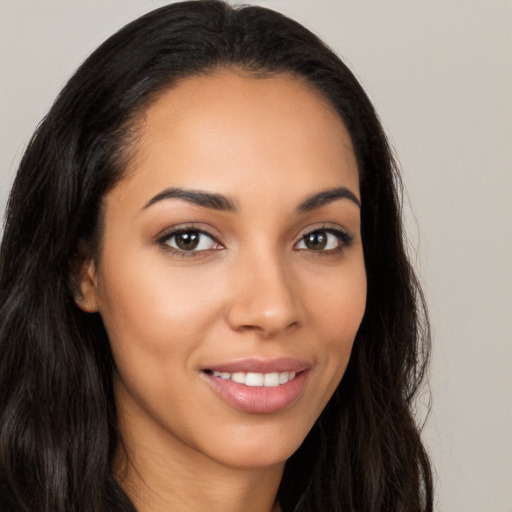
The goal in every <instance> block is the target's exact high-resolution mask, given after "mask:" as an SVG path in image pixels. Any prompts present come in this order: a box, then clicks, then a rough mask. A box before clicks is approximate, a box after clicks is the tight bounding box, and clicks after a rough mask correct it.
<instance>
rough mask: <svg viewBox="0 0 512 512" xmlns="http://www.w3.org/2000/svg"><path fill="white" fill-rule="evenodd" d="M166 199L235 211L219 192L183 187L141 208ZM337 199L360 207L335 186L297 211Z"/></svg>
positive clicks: (351, 193) (308, 209) (316, 206)
mask: <svg viewBox="0 0 512 512" xmlns="http://www.w3.org/2000/svg"><path fill="white" fill-rule="evenodd" d="M166 199H182V200H184V201H186V202H188V203H191V204H196V205H198V206H202V207H203V208H210V209H212V210H219V211H225V212H236V209H237V208H236V205H235V202H234V201H233V200H232V199H229V198H228V197H226V196H223V195H221V194H214V193H211V192H202V191H199V190H187V189H183V188H167V189H165V190H163V191H162V192H160V193H159V194H157V195H156V196H154V197H153V198H151V199H150V200H149V201H148V202H147V203H146V204H145V205H144V207H143V208H142V209H143V210H145V209H146V208H149V207H150V206H152V205H153V204H155V203H158V202H160V201H164V200H166ZM339 199H348V200H350V201H352V202H353V203H355V204H356V205H357V206H358V207H359V208H361V203H360V201H359V199H358V198H357V197H356V195H355V194H354V193H353V192H351V191H350V190H349V189H348V188H346V187H337V188H333V189H329V190H324V191H322V192H319V193H317V194H314V195H312V196H310V197H308V198H306V199H305V200H304V201H303V202H302V203H301V204H300V205H299V206H298V208H297V212H298V213H306V212H309V211H311V210H315V209H316V208H320V207H321V206H324V205H326V204H329V203H332V202H333V201H337V200H339Z"/></svg>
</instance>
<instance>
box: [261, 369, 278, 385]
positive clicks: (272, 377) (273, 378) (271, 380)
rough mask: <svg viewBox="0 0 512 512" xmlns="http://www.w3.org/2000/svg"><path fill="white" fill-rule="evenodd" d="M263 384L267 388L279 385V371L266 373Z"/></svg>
mask: <svg viewBox="0 0 512 512" xmlns="http://www.w3.org/2000/svg"><path fill="white" fill-rule="evenodd" d="M263 385H264V386H265V387H266V388H275V387H276V386H279V373H277V372H274V373H265V377H264V379H263Z"/></svg>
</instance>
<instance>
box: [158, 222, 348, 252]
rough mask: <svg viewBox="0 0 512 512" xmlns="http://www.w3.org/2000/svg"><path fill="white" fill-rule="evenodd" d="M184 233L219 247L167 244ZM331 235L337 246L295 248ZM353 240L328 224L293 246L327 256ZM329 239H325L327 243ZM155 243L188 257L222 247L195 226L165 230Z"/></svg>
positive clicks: (317, 228) (315, 229)
mask: <svg viewBox="0 0 512 512" xmlns="http://www.w3.org/2000/svg"><path fill="white" fill-rule="evenodd" d="M184 234H197V235H199V237H200V238H201V237H208V238H209V239H210V240H211V242H212V243H213V244H215V245H218V246H219V247H212V248H208V249H201V250H195V249H196V248H195V247H194V248H193V249H192V250H186V249H180V248H178V247H172V246H171V245H169V243H170V241H171V240H172V239H174V238H175V237H177V236H179V235H184ZM325 234H327V235H332V236H334V237H336V238H337V243H338V245H337V247H334V248H332V249H320V250H314V249H308V248H307V247H304V248H297V245H299V244H301V243H305V239H306V237H308V236H313V235H325ZM353 241H354V237H353V236H352V235H351V234H350V233H348V232H347V231H344V230H342V229H337V228H333V227H328V226H325V227H324V226H318V227H315V228H314V229H311V230H309V231H306V232H305V233H303V234H302V235H301V236H300V238H299V240H298V241H297V242H296V243H295V244H294V248H295V249H296V250H298V251H305V252H308V253H311V254H314V255H315V256H328V255H333V254H339V253H342V252H343V251H344V250H345V249H347V248H348V247H350V246H351V245H352V243H353ZM328 242H329V240H328V239H327V243H328ZM157 243H158V244H159V245H161V246H162V247H163V248H164V249H165V250H166V251H169V252H171V253H172V254H174V255H177V256H180V257H183V258H190V257H197V256H199V255H200V254H201V253H206V252H209V251H218V250H221V249H224V246H223V245H222V244H221V243H220V242H219V241H218V240H217V238H216V237H215V236H213V235H212V234H211V233H209V232H208V231H205V230H204V229H201V228H198V227H196V226H182V227H179V228H176V229H172V230H171V231H168V232H166V233H165V234H163V235H162V236H160V237H159V238H158V239H157ZM200 244H201V240H200V239H199V241H198V245H200Z"/></svg>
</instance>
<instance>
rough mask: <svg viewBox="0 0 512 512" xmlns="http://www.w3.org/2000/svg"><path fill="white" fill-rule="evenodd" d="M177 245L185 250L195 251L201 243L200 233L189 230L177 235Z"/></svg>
mask: <svg viewBox="0 0 512 512" xmlns="http://www.w3.org/2000/svg"><path fill="white" fill-rule="evenodd" d="M175 240H176V245H177V246H178V247H179V248H180V249H182V250H184V251H193V250H194V249H195V248H196V247H197V246H198V245H199V233H196V232H194V231H187V232H186V233H179V234H178V235H176V239H175Z"/></svg>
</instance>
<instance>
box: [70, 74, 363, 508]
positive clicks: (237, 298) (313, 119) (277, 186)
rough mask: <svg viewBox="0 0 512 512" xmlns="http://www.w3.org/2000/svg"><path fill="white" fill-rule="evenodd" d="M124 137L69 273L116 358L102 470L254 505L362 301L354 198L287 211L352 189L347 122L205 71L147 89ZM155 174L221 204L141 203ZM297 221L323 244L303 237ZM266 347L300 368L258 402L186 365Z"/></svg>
mask: <svg viewBox="0 0 512 512" xmlns="http://www.w3.org/2000/svg"><path fill="white" fill-rule="evenodd" d="M135 144H136V146H135V148H134V149H135V156H134V158H133V160H132V161H131V164H130V165H129V168H128V169H127V172H126V177H125V178H124V179H123V180H122V181H121V182H120V183H119V184H118V185H117V186H116V187H115V188H114V189H113V190H112V191H111V192H110V193H108V194H107V196H106V197H105V202H104V232H103V238H102V244H101V253H100V254H99V255H97V257H96V258H95V259H94V261H89V262H86V264H85V265H84V268H83V272H82V275H81V282H80V287H81V291H82V294H83V298H82V300H81V301H80V304H79V305H80V307H81V308H82V309H84V310H85V311H88V312H97V311H99V313H100V314H101V316H102V318H103V321H104V324H105V327H106V330H107V333H108V335H109V339H110V342H111V346H112V351H113V354H114V358H115V361H116V365H117V369H118V371H117V374H116V376H115V393H116V399H117V403H118V408H119V422H120V428H121V432H122V436H123V439H124V442H125V447H126V451H123V450H120V451H119V456H118V464H117V473H118V477H119V479H120V481H121V483H122V485H123V486H124V488H125V489H126V491H127V492H128V494H129V496H130V497H131V498H132V499H133V501H134V503H135V505H136V506H137V509H138V510H139V511H140V512H145V511H152V512H157V511H164V510H165V511H167V510H180V511H182V510H183V511H200V510H201V511H203V510H210V511H214V512H215V511H217V510H218V511H221V510H222V512H230V511H233V512H234V511H242V510H243V511H259V512H261V511H269V510H272V509H273V507H274V506H275V504H274V500H275V494H276V492H277V488H278V485H279V481H280V478H281V475H282V471H283V467H284V463H285V461H286V459H287V458H288V457H290V455H291V454H292V453H293V452H294V451H295V450H296V449H297V448H298V447H299V446H300V444H301V442H302V441H303V439H304V437H305V436H306V434H307V433H308V431H309V430H310V429H311V427H312V425H313V424H314V423H315V421H316V419H317V418H318V416H319V415H320V413H321V411H322V410H323V408H324V406H325V405H326V403H327V402H328V400H329V398H330V397H331V396H332V393H333V392H334V390H335V389H336V387H337V386H338V384H339V382H340V381H341V378H342V376H343V373H344V371H345V368H346V365H347V363H348V360H349V357H350V352H351V349H352V345H353V342H354V337H355V335H356V332H357V330H358V327H359V324H360V322H361V320H362V317H363V313H364V309H365V302H366V274H365V267H364V260H363V252H362V242H361V237H360V208H359V206H358V205H357V204H356V201H353V200H351V199H350V198H347V197H340V198H336V199H331V200H328V201H323V202H322V204H320V205H317V207H314V208H311V209H308V210H307V211H297V208H298V206H299V205H301V203H303V202H304V200H305V199H306V198H308V197H310V196H311V195H314V194H316V193H319V192H322V191H325V190H331V189H334V188H339V187H345V188H346V189H347V190H349V191H350V192H351V193H352V194H353V195H354V196H355V197H356V198H359V184H358V170H357V164H356V160H355V157H354V152H353V149H352V145H351V141H350V137H349V135H348V133H347V130H346V128H345V127H344V125H343V123H342V121H341V120H340V118H339V116H338V115H337V114H336V113H335V112H334V110H333V109H332V108H331V107H330V106H329V105H328V103H327V102H326V101H325V100H324V99H323V97H322V96H321V95H320V94H319V93H317V92H316V91H315V90H314V89H313V88H312V87H310V86H309V85H308V84H307V83H305V82H304V81H301V80H300V79H297V78H292V77H289V76H274V77H270V78H256V77H252V76H250V75H247V74H243V73H242V72H236V71H234V70H223V71H218V72H216V73H215V74H213V75H210V76H203V77H196V78H190V79H187V80H184V81H182V82H180V84H179V85H177V86H175V87H174V88H172V89H170V90H168V91H166V92H164V93H163V94H162V95H161V96H160V97H159V98H158V99H157V100H156V101H155V102H154V103H153V104H152V105H151V106H150V107H149V109H148V110H147V111H146V112H145V115H144V116H143V119H142V120H141V126H140V132H139V137H138V138H137V141H136V142H135ZM170 187H172V188H180V189H187V190H194V191H203V192H208V193H214V194H222V195H223V196H225V197H227V198H229V200H230V201H231V203H232V204H233V206H234V207H235V208H236V211H220V210H217V209H214V208H208V207H204V206H200V205H197V204H191V203H190V202H189V201H187V200H184V199H180V198H167V199H165V198H164V199H161V200H153V203H152V204H150V205H149V206H148V203H150V202H151V200H152V199H153V198H155V197H156V196H158V195H159V194H161V193H162V191H165V190H167V189H169V188H170ZM183 226H185V227H186V229H189V230H193V229H196V230H197V229H201V230H204V231H206V232H208V233H209V234H210V235H211V237H212V238H209V237H207V236H205V235H202V238H201V246H200V248H204V247H206V249H205V250H196V251H188V252H187V251H183V250H181V251H179V249H176V247H177V245H176V242H177V238H176V237H174V238H172V236H171V237H168V238H167V239H165V240H164V239H163V237H164V235H167V234H168V233H169V231H172V230H173V229H174V228H176V227H181V228H182V227H183ZM326 228H328V229H338V230H342V231H343V232H345V233H347V234H348V238H350V243H347V240H348V238H347V237H345V238H339V237H338V236H337V235H335V234H332V233H327V232H326V231H325V230H326ZM315 230H316V231H317V232H318V230H321V231H322V233H323V235H324V236H325V237H327V240H328V245H327V246H326V247H327V248H328V249H325V248H324V250H318V248H317V246H314V248H313V249H311V248H309V246H307V245H305V242H304V235H305V234H307V233H310V232H312V231H315ZM212 240H213V241H212ZM173 246H174V249H173ZM279 357H292V358H297V359H300V360H302V361H306V362H307V363H308V364H309V365H310V371H309V372H308V375H307V378H306V381H305V385H304V389H303V391H302V393H301V394H300V396H299V397H298V399H297V400H295V401H294V402H293V403H292V404H291V405H289V406H287V407H285V408H283V409H280V410H278V411H276V412H273V413H264V414H259V413H251V412H247V411H241V410H238V409H236V408H234V407H233V406H231V405H230V404H228V403H226V402H225V401H224V400H223V399H222V398H221V397H220V396H219V394H218V393H217V392H216V391H215V390H214V389H212V386H210V385H209V383H208V382H207V380H206V379H205V375H204V373H203V372H202V370H204V369H205V368H209V367H211V366H213V365H215V364H221V363H226V362H230V361H237V360H240V359H245V358H257V359H262V360H268V359H274V358H279Z"/></svg>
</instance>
